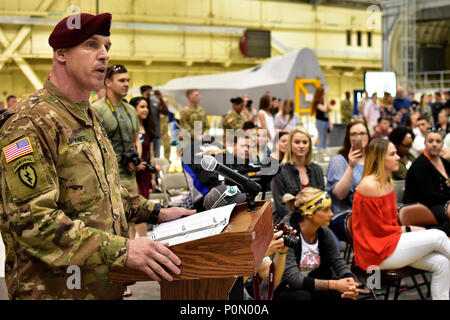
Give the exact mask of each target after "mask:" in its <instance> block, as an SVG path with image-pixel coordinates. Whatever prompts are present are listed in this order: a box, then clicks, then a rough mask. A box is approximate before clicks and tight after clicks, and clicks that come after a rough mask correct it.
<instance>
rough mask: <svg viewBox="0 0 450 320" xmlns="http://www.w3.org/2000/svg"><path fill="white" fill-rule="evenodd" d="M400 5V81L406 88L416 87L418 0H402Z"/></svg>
mask: <svg viewBox="0 0 450 320" xmlns="http://www.w3.org/2000/svg"><path fill="white" fill-rule="evenodd" d="M399 7H400V27H401V35H400V77H399V83H400V86H402V87H403V88H404V89H405V90H408V91H411V90H412V91H415V89H416V72H417V69H416V65H417V48H416V43H417V42H416V10H417V9H416V0H402V1H400V3H399Z"/></svg>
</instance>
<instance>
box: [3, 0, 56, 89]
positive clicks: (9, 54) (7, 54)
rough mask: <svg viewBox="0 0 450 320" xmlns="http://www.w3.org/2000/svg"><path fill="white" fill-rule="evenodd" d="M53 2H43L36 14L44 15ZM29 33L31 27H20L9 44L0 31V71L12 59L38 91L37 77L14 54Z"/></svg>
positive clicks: (39, 85)
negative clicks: (0, 47)
mask: <svg viewBox="0 0 450 320" xmlns="http://www.w3.org/2000/svg"><path fill="white" fill-rule="evenodd" d="M54 1H55V0H43V1H42V2H41V4H40V5H39V6H38V8H37V12H41V13H42V12H45V13H46V11H47V10H48V8H49V7H50V6H51V5H52V4H53V2H54ZM30 32H31V26H29V25H25V26H22V27H21V28H20V30H19V32H18V33H17V35H16V36H15V37H14V40H13V41H12V42H9V41H8V38H7V37H6V35H5V34H4V32H3V30H1V29H0V34H1V36H0V42H1V44H2V46H3V47H4V48H5V50H4V51H3V52H2V54H1V55H0V70H2V69H3V66H4V65H5V63H6V62H7V61H8V60H9V59H12V60H13V61H14V62H15V63H16V64H17V65H18V66H19V68H20V70H22V72H23V73H24V74H25V76H26V77H27V78H28V80H30V82H31V83H32V84H33V86H34V87H35V88H36V89H39V88H41V87H42V82H41V81H40V80H39V78H38V76H37V75H36V73H35V72H34V71H33V69H32V68H31V66H30V65H29V64H28V63H27V62H26V61H25V59H24V58H23V57H22V56H21V55H19V54H18V53H16V51H17V50H18V49H19V48H20V46H21V45H22V43H23V41H24V40H25V39H26V38H27V37H28V36H29V35H30Z"/></svg>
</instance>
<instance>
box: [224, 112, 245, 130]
mask: <svg viewBox="0 0 450 320" xmlns="http://www.w3.org/2000/svg"><path fill="white" fill-rule="evenodd" d="M244 122H245V119H244V117H243V116H241V115H240V114H239V113H237V111H236V110H234V108H233V109H231V110H230V111H228V112H227V114H226V115H224V116H223V129H224V130H227V129H233V130H237V129H242V126H243V125H244ZM225 133H226V132H224V134H225Z"/></svg>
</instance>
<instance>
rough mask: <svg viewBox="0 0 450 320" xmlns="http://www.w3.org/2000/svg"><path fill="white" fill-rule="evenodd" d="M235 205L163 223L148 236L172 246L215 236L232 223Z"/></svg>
mask: <svg viewBox="0 0 450 320" xmlns="http://www.w3.org/2000/svg"><path fill="white" fill-rule="evenodd" d="M235 206H236V204H235V203H233V204H230V205H227V206H223V207H220V208H215V209H211V210H207V211H203V212H200V213H196V214H194V215H191V216H187V217H184V218H180V219H177V220H173V221H169V222H164V223H161V224H159V225H157V226H155V227H154V228H153V231H150V232H149V233H148V234H147V235H148V237H149V238H150V239H152V240H153V241H158V242H168V243H169V245H170V246H174V245H177V244H180V243H185V242H189V241H193V240H198V239H203V238H207V237H210V236H214V235H216V234H219V233H221V232H222V230H223V229H224V228H225V227H226V226H227V225H228V223H229V222H230V216H231V212H233V209H234V207H235Z"/></svg>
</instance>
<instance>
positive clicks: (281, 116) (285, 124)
mask: <svg viewBox="0 0 450 320" xmlns="http://www.w3.org/2000/svg"><path fill="white" fill-rule="evenodd" d="M274 124H275V129H278V130H282V131H286V132H289V131H290V130H292V129H294V128H295V127H296V126H300V125H301V124H302V122H301V121H300V118H299V116H298V114H297V112H295V111H294V101H292V99H286V100H284V102H283V108H282V109H281V111H280V112H278V113H277V114H276V115H275V119H274Z"/></svg>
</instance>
